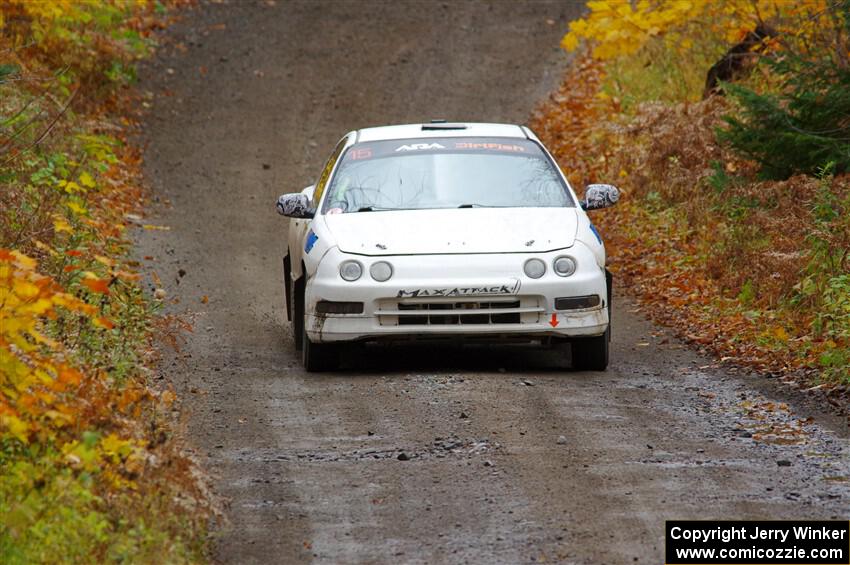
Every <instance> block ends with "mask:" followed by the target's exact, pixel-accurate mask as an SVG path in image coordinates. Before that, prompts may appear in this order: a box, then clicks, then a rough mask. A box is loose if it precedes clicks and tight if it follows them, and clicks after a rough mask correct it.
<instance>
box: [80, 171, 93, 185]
mask: <svg viewBox="0 0 850 565" xmlns="http://www.w3.org/2000/svg"><path fill="white" fill-rule="evenodd" d="M80 184H82V185H83V186H84V187H86V188H94V187H95V186H97V183H95V182H94V178H92V176H91V175H90V174H89V173H88V171H84V172H83V173H82V174H81V175H80Z"/></svg>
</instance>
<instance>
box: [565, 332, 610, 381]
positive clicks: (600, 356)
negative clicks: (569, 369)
mask: <svg viewBox="0 0 850 565" xmlns="http://www.w3.org/2000/svg"><path fill="white" fill-rule="evenodd" d="M610 341H611V325H610V324H609V325H608V329H606V330H605V333H604V334H602V335H599V336H594V337H582V338H575V339H573V340H572V341H571V346H570V349H571V354H572V359H573V369H575V370H576V371H604V370H605V369H607V368H608V349H609V346H608V344H609V342H610Z"/></svg>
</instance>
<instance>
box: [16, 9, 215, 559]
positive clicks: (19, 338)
mask: <svg viewBox="0 0 850 565" xmlns="http://www.w3.org/2000/svg"><path fill="white" fill-rule="evenodd" d="M168 4H169V5H170V6H171V7H174V6H176V5H177V4H179V2H168ZM165 12H166V7H165V6H164V5H163V4H162V3H160V2H125V1H122V0H108V1H106V0H104V1H100V2H83V1H70V0H51V1H44V2H27V1H24V0H7V2H5V3H3V4H2V5H0V53H2V54H3V56H2V60H0V562H2V563H9V564H15V563H21V564H23V563H95V562H130V563H191V562H200V561H204V560H205V547H206V541H205V536H206V528H207V522H208V520H209V519H210V517H211V516H212V515H213V513H214V507H213V503H212V502H211V498H210V496H209V494H208V492H207V490H206V485H205V483H204V479H203V477H202V475H201V473H200V472H199V470H198V469H197V467H196V466H195V465H194V463H193V462H192V460H191V459H190V458H189V457H188V456H187V455H186V453H185V452H184V450H183V449H182V446H181V443H180V437H179V434H178V433H176V431H175V429H174V426H173V418H172V415H171V405H172V403H173V402H174V400H175V398H174V395H173V393H171V392H170V391H167V390H166V391H163V390H157V389H156V388H154V387H152V386H151V384H150V382H149V377H150V373H151V370H150V368H149V367H150V366H151V363H152V362H153V361H154V359H155V355H156V354H155V349H154V347H153V346H152V340H153V339H154V337H155V331H156V328H157V327H158V325H160V324H162V323H163V322H162V318H160V317H159V316H158V314H157V312H158V309H159V303H158V302H157V301H156V300H152V299H150V298H149V297H147V296H146V295H145V294H144V293H143V292H142V290H141V287H140V275H139V274H138V273H137V267H138V265H136V264H135V263H134V262H133V261H132V260H130V259H129V256H128V251H129V242H128V239H127V229H128V227H129V226H130V225H131V224H134V223H139V222H140V218H141V207H142V204H143V202H144V191H143V189H142V188H141V177H140V172H139V164H140V157H139V154H138V152H137V151H136V150H135V149H134V148H133V147H132V146H130V145H128V144H127V143H126V141H125V140H124V135H125V131H126V130H127V127H128V126H130V125H131V124H130V123H129V122H128V121H127V120H126V119H125V118H122V117H121V115H120V113H118V112H117V110H118V109H120V108H121V105H122V97H124V96H126V92H127V91H126V87H127V86H128V85H129V84H130V83H131V82H132V79H133V77H134V65H135V63H136V62H137V61H138V60H139V59H140V58H142V57H144V56H146V55H147V54H149V53H150V51H151V49H152V48H153V46H154V39H153V36H152V33H153V32H154V31H155V30H156V29H158V28H160V27H162V25H164V21H165V20H164V16H165Z"/></svg>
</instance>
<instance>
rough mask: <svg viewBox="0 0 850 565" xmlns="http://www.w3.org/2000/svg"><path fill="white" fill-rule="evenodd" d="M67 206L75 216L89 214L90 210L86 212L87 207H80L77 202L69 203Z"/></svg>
mask: <svg viewBox="0 0 850 565" xmlns="http://www.w3.org/2000/svg"><path fill="white" fill-rule="evenodd" d="M66 206H68V209H69V210H71V211H72V212H73V213H75V214H79V215H85V214H88V212H89V211H88V210H86V208H85V206H80V205H79V204H77V203H76V202H68V203H67V204H66Z"/></svg>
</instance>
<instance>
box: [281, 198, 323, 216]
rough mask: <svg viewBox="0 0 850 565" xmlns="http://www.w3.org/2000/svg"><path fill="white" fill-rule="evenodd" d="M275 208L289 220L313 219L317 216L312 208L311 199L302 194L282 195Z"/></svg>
mask: <svg viewBox="0 0 850 565" xmlns="http://www.w3.org/2000/svg"><path fill="white" fill-rule="evenodd" d="M275 206H276V207H277V213H278V214H280V215H281V216H286V217H287V218H312V217H313V216H315V215H316V211H315V210H313V209H312V208H311V207H310V199H309V198H308V197H307V195H306V194H303V193H301V192H295V193H292V194H282V195H280V196H279V197H278V199H277V204H276V205H275Z"/></svg>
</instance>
